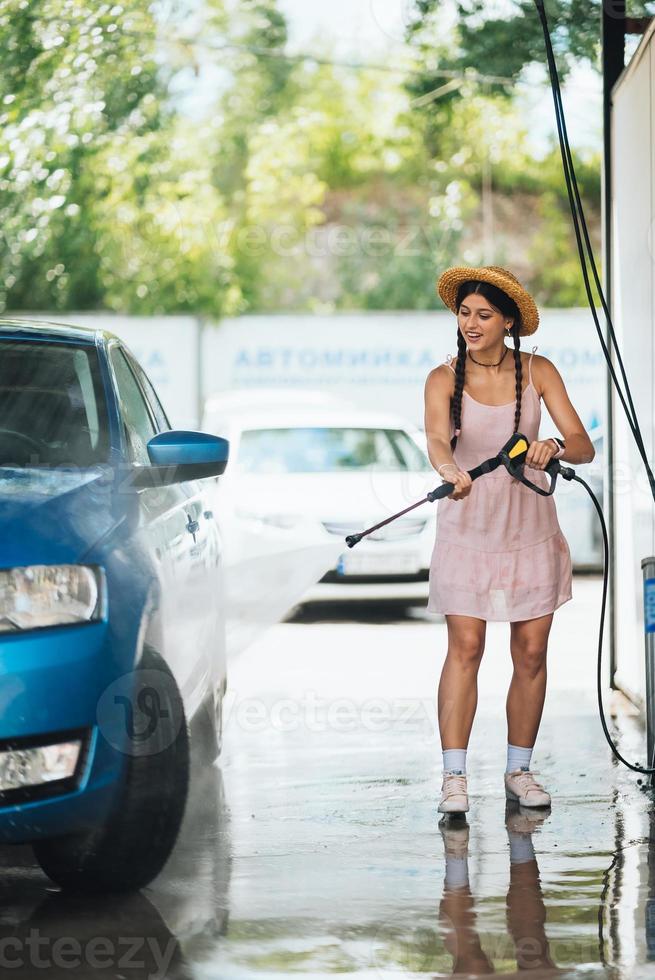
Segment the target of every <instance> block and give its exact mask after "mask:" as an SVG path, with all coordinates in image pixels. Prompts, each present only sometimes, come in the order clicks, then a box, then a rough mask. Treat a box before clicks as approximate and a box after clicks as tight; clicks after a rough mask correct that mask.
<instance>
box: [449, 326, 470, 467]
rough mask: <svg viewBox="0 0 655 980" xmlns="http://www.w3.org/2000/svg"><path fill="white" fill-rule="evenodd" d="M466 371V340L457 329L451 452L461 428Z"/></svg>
mask: <svg viewBox="0 0 655 980" xmlns="http://www.w3.org/2000/svg"><path fill="white" fill-rule="evenodd" d="M465 371H466V338H465V337H464V334H463V333H462V331H461V330H460V329H459V327H458V328H457V366H456V368H455V391H454V393H453V397H452V412H453V421H454V422H455V435H454V436H453V437H452V439H451V440H450V448H451V450H453V449H454V448H455V446H456V445H457V436H458V435H459V433H460V430H461V426H462V392H463V391H464V372H465Z"/></svg>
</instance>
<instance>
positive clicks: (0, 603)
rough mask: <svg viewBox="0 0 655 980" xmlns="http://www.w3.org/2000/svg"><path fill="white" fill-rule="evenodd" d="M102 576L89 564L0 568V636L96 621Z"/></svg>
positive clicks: (101, 588)
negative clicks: (20, 631) (19, 631)
mask: <svg viewBox="0 0 655 980" xmlns="http://www.w3.org/2000/svg"><path fill="white" fill-rule="evenodd" d="M103 599H104V575H103V574H102V573H101V570H100V569H97V568H93V567H91V566H89V565H24V566H22V567H18V568H1V569H0V633H11V632H16V631H18V630H29V629H36V628H38V627H42V626H58V625H61V624H62V623H84V622H90V621H91V620H93V619H98V618H99V616H100V609H101V606H102V605H103V602H102V601H101V600H103Z"/></svg>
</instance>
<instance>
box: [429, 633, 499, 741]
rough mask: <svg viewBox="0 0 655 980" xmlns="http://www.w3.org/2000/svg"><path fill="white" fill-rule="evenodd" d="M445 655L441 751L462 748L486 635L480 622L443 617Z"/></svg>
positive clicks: (440, 705)
mask: <svg viewBox="0 0 655 980" xmlns="http://www.w3.org/2000/svg"><path fill="white" fill-rule="evenodd" d="M446 624H447V626H448V652H447V654H446V660H445V662H444V665H443V668H442V671H441V677H440V679H439V691H438V709H439V732H440V734H441V748H442V749H465V748H467V746H468V741H469V735H470V734H471V726H472V725H473V718H474V716H475V710H476V708H477V705H478V669H479V667H480V661H481V660H482V654H483V653H484V643H485V637H486V632H487V623H486V621H485V620H484V619H477V618H476V617H475V616H450V615H448V616H446Z"/></svg>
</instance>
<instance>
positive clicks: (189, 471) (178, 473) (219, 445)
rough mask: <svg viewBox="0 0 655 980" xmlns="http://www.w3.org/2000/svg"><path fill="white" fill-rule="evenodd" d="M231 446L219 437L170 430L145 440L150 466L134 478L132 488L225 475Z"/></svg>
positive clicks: (189, 430) (202, 433)
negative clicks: (146, 441)
mask: <svg viewBox="0 0 655 980" xmlns="http://www.w3.org/2000/svg"><path fill="white" fill-rule="evenodd" d="M229 450H230V444H229V442H228V440H227V439H223V438H222V437H221V436H215V435H212V434H211V433H209V432H196V431H194V430H192V429H169V430H168V431H167V432H159V433H157V435H156V436H153V437H152V439H149V440H148V456H149V457H150V462H151V463H152V466H145V467H143V469H141V470H140V471H139V473H138V474H137V475H136V477H135V479H134V481H133V485H134V486H137V487H143V486H160V485H162V484H166V483H183V482H184V481H186V480H202V479H204V478H205V477H209V476H220V475H221V473H224V472H225V467H226V466H227V461H228V456H229Z"/></svg>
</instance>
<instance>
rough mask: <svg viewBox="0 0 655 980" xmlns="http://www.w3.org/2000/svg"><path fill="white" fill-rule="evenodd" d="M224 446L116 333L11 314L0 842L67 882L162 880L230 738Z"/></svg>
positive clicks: (4, 333) (2, 340)
mask: <svg viewBox="0 0 655 980" xmlns="http://www.w3.org/2000/svg"><path fill="white" fill-rule="evenodd" d="M228 448H229V447H228V443H227V441H226V440H225V439H222V438H220V437H219V436H217V435H211V434H208V433H204V432H195V431H187V430H175V429H172V428H171V426H170V423H169V420H168V418H167V416H166V413H165V411H164V409H163V408H162V406H161V404H160V402H159V399H158V398H157V395H156V392H155V390H154V388H153V386H152V384H151V382H150V380H149V379H148V377H147V376H146V374H145V373H144V371H143V370H142V368H141V367H140V366H139V364H138V363H137V361H136V360H135V358H134V356H133V355H132V353H131V352H130V350H129V349H128V348H127V347H126V345H125V344H124V343H123V342H122V341H121V340H120V338H119V337H117V336H116V335H115V334H113V333H111V332H110V331H106V330H93V329H89V328H82V327H74V326H68V325H65V324H52V323H42V322H38V321H34V320H29V321H28V320H11V321H10V320H0V675H1V680H2V683H1V685H0V841H2V842H4V843H19V842H20V843H24V842H31V844H32V847H33V850H34V853H35V855H36V858H37V860H38V862H39V864H40V865H41V867H42V868H43V870H44V871H45V873H46V874H47V875H48V876H49V877H50V878H51V879H52V880H53V881H55V882H56V883H58V884H59V885H60V886H62V887H63V888H71V889H75V890H81V891H88V892H111V891H117V892H120V891H132V890H136V889H138V888H140V887H142V886H144V885H145V884H147V883H148V882H149V881H151V880H152V878H154V877H155V875H156V874H157V873H158V872H159V871H160V870H161V868H162V867H163V865H164V863H165V861H166V859H167V857H168V855H169V853H170V851H171V850H172V848H173V845H174V843H175V840H176V837H177V832H178V828H179V825H180V822H181V819H182V816H183V812H184V807H185V801H186V795H187V785H188V777H189V766H190V751H191V747H193V746H197V750H198V757H199V759H201V760H203V761H204V762H211V761H213V760H214V759H215V758H216V757H217V756H218V754H219V753H220V751H221V741H222V702H223V695H224V693H225V687H226V683H227V671H226V653H225V624H224V611H223V602H222V589H223V579H222V575H223V564H222V543H221V536H220V533H219V528H218V524H217V521H216V518H215V516H214V514H213V513H212V502H213V499H214V497H213V494H214V492H215V489H216V487H215V478H216V477H218V476H219V475H220V474H221V473H223V472H224V470H225V467H226V464H227V459H228ZM194 758H195V754H194Z"/></svg>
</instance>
